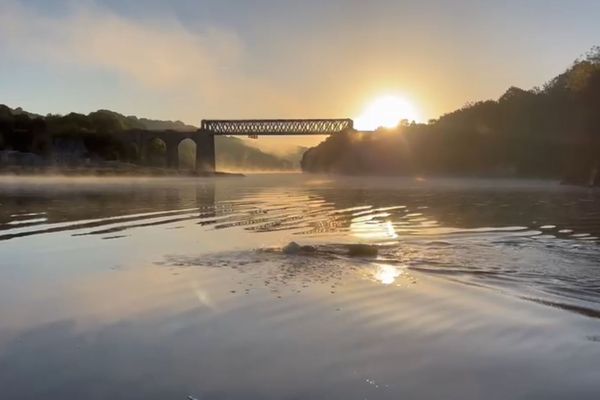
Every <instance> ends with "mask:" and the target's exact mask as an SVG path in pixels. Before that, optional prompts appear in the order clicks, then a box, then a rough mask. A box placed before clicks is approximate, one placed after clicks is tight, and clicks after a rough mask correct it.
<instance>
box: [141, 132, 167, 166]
mask: <svg viewBox="0 0 600 400" xmlns="http://www.w3.org/2000/svg"><path fill="white" fill-rule="evenodd" d="M144 147H145V149H144V160H145V161H146V164H147V165H149V166H153V167H163V168H164V167H166V166H167V165H168V163H167V150H168V148H167V147H168V144H167V141H166V140H164V139H163V138H161V137H160V136H152V137H149V138H148V139H147V140H146V143H145V145H144Z"/></svg>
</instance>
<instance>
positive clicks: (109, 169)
mask: <svg viewBox="0 0 600 400" xmlns="http://www.w3.org/2000/svg"><path fill="white" fill-rule="evenodd" d="M0 175H18V176H32V175H36V176H40V175H41V176H44V175H63V176H138V177H167V176H181V177H194V176H197V177H213V176H214V177H230V176H235V177H240V176H244V175H243V174H241V173H233V172H223V171H214V172H201V171H194V170H183V169H181V170H178V169H170V168H160V167H142V166H137V165H133V164H126V165H125V164H123V163H119V164H118V165H105V166H97V165H96V166H75V167H67V166H48V167H23V166H9V167H0Z"/></svg>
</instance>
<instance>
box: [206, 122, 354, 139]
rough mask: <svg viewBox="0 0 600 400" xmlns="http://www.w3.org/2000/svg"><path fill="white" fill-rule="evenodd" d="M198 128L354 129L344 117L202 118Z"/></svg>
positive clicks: (219, 131)
mask: <svg viewBox="0 0 600 400" xmlns="http://www.w3.org/2000/svg"><path fill="white" fill-rule="evenodd" d="M200 129H201V130H202V131H204V132H207V133H212V134H214V135H244V136H245V135H248V136H258V135H330V134H334V133H340V132H343V131H347V130H351V129H354V127H353V122H352V120H351V119H349V118H344V119H246V120H214V119H213V120H202V124H201V126H200Z"/></svg>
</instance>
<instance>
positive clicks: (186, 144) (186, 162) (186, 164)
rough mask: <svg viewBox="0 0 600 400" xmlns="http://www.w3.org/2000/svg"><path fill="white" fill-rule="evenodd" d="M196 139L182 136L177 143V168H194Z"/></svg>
mask: <svg viewBox="0 0 600 400" xmlns="http://www.w3.org/2000/svg"><path fill="white" fill-rule="evenodd" d="M197 151H198V149H197V145H196V141H195V140H193V139H192V138H189V137H187V138H183V139H182V140H181V141H179V143H178V144H177V152H178V161H179V168H182V169H187V170H196V152H197Z"/></svg>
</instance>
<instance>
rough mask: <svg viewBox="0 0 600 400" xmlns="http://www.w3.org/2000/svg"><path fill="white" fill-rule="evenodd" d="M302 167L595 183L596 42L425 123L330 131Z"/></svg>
mask: <svg viewBox="0 0 600 400" xmlns="http://www.w3.org/2000/svg"><path fill="white" fill-rule="evenodd" d="M302 168H303V170H305V171H309V172H335V173H345V174H403V175H463V176H464V175H467V176H514V177H540V178H559V179H563V180H566V181H568V182H572V183H579V184H590V183H593V184H600V173H599V169H600V47H596V48H594V49H592V51H590V53H589V54H587V55H586V56H585V57H584V58H582V59H580V60H577V61H576V62H575V63H574V64H573V65H572V66H571V67H570V68H568V69H567V70H566V71H565V72H564V73H562V74H560V75H559V76H557V77H556V78H554V79H552V80H551V81H549V82H548V83H546V84H545V85H544V86H543V87H542V88H534V89H531V90H523V89H519V88H516V87H511V88H510V89H508V90H507V91H506V93H504V94H503V95H502V96H501V97H500V98H499V99H498V100H487V101H480V102H477V103H471V104H467V105H465V106H464V107H463V108H461V109H459V110H457V111H454V112H451V113H449V114H446V115H443V116H442V117H440V118H439V119H437V120H432V121H429V123H427V124H415V123H412V124H402V125H401V126H399V127H398V128H395V129H380V130H378V131H377V132H375V133H354V134H342V135H334V136H331V137H329V138H328V139H327V140H326V141H324V142H323V143H321V144H319V145H318V146H316V147H314V148H311V149H310V150H308V151H307V152H306V153H305V154H304V157H303V159H302Z"/></svg>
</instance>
